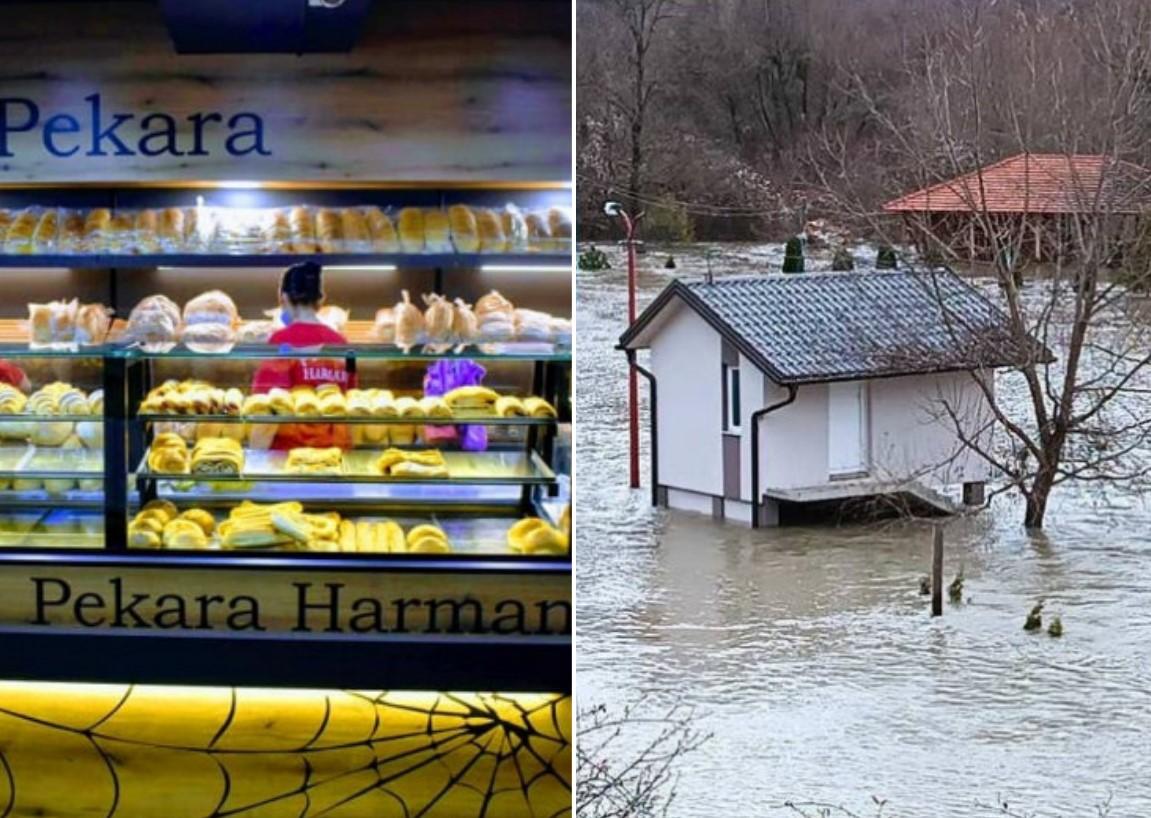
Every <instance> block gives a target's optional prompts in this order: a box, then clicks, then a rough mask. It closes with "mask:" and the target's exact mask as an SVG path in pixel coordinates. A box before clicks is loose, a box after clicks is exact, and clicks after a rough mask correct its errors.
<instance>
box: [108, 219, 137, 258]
mask: <svg viewBox="0 0 1151 818" xmlns="http://www.w3.org/2000/svg"><path fill="white" fill-rule="evenodd" d="M135 232H136V214H134V213H131V212H128V211H124V210H117V211H115V212H113V213H112V218H111V219H109V220H108V226H107V227H106V228H104V247H105V249H106V250H107V251H108V252H109V253H130V252H132V251H133V249H134V247H135Z"/></svg>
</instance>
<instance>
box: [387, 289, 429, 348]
mask: <svg viewBox="0 0 1151 818" xmlns="http://www.w3.org/2000/svg"><path fill="white" fill-rule="evenodd" d="M402 295H403V299H402V300H401V301H400V302H399V303H398V304H396V306H395V309H394V310H393V313H394V314H395V319H396V330H395V334H396V346H398V347H401V348H403V350H404V351H405V352H406V351H407V350H409V349H411V348H412V347H414V346H415V345H416V344H418V343H420V341H422V340H423V337H424V313H423V312H422V311H421V310H420V308H419V307H417V306H416V305H415V304H413V303H412V299H411V296H410V295H409V293H408V291H407V290H404V291H403V293H402Z"/></svg>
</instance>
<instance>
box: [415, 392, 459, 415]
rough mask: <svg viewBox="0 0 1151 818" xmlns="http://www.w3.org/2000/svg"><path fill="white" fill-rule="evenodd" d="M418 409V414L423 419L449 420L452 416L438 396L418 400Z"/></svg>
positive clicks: (450, 409) (450, 410)
mask: <svg viewBox="0 0 1151 818" xmlns="http://www.w3.org/2000/svg"><path fill="white" fill-rule="evenodd" d="M419 407H420V414H422V415H423V416H424V417H429V418H450V417H451V416H452V408H451V407H450V406H448V404H447V402H446V401H445V400H444V399H443V398H441V397H438V396H434V395H427V396H425V397H423V398H420V401H419Z"/></svg>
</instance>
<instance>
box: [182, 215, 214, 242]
mask: <svg viewBox="0 0 1151 818" xmlns="http://www.w3.org/2000/svg"><path fill="white" fill-rule="evenodd" d="M212 227H213V220H212V217H211V213H210V212H209V210H208V208H206V207H203V206H202V205H196V206H195V207H187V208H184V249H185V250H187V251H188V252H189V253H202V252H204V251H206V250H207V249H208V248H209V247H211V244H212V239H213V236H212Z"/></svg>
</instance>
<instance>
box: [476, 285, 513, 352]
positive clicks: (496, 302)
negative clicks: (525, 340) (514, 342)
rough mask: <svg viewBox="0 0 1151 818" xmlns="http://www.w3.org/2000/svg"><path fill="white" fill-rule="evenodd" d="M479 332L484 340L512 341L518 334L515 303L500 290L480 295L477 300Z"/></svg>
mask: <svg viewBox="0 0 1151 818" xmlns="http://www.w3.org/2000/svg"><path fill="white" fill-rule="evenodd" d="M476 320H477V321H478V322H479V327H478V331H477V334H478V336H479V338H480V339H481V340H483V341H494V342H500V341H510V340H511V339H512V338H514V337H515V334H516V322H515V305H513V304H512V302H511V301H509V300H508V299H506V298H505V297H504V296H503V295H502V294H501V293H500V292H499V290H492V291H491V292H489V293H487V294H486V295H482V296H480V299H479V300H478V301H477V302H476Z"/></svg>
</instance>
